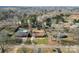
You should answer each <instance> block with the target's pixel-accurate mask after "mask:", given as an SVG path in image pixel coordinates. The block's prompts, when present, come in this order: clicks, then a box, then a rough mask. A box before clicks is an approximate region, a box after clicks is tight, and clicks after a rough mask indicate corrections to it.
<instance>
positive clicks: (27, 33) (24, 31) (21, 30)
mask: <svg viewBox="0 0 79 59" xmlns="http://www.w3.org/2000/svg"><path fill="white" fill-rule="evenodd" d="M15 36H16V38H25V37H31V32H30V31H29V30H27V29H24V28H19V30H18V31H17V32H16V34H15Z"/></svg>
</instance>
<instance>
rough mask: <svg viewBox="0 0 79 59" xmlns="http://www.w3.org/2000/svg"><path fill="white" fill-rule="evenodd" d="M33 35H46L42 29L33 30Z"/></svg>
mask: <svg viewBox="0 0 79 59" xmlns="http://www.w3.org/2000/svg"><path fill="white" fill-rule="evenodd" d="M32 33H33V34H34V35H35V37H43V36H45V35H46V34H45V31H44V30H43V29H40V30H38V29H34V30H32Z"/></svg>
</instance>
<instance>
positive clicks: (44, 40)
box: [34, 38, 48, 44]
mask: <svg viewBox="0 0 79 59" xmlns="http://www.w3.org/2000/svg"><path fill="white" fill-rule="evenodd" d="M34 42H35V43H36V44H48V39H47V38H41V39H39V38H37V39H36V40H35V41H34Z"/></svg>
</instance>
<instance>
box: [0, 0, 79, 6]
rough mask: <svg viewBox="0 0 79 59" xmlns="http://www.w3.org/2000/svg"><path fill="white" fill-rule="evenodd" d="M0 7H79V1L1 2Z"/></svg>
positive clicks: (4, 0)
mask: <svg viewBox="0 0 79 59" xmlns="http://www.w3.org/2000/svg"><path fill="white" fill-rule="evenodd" d="M0 6H79V0H0Z"/></svg>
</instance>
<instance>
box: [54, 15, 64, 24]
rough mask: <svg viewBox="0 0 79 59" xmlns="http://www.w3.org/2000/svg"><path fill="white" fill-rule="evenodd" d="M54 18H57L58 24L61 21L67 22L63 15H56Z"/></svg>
mask: <svg viewBox="0 0 79 59" xmlns="http://www.w3.org/2000/svg"><path fill="white" fill-rule="evenodd" d="M53 19H56V24H58V23H59V22H60V21H62V22H65V19H64V18H63V15H62V14H61V15H56V16H55V17H53Z"/></svg>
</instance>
